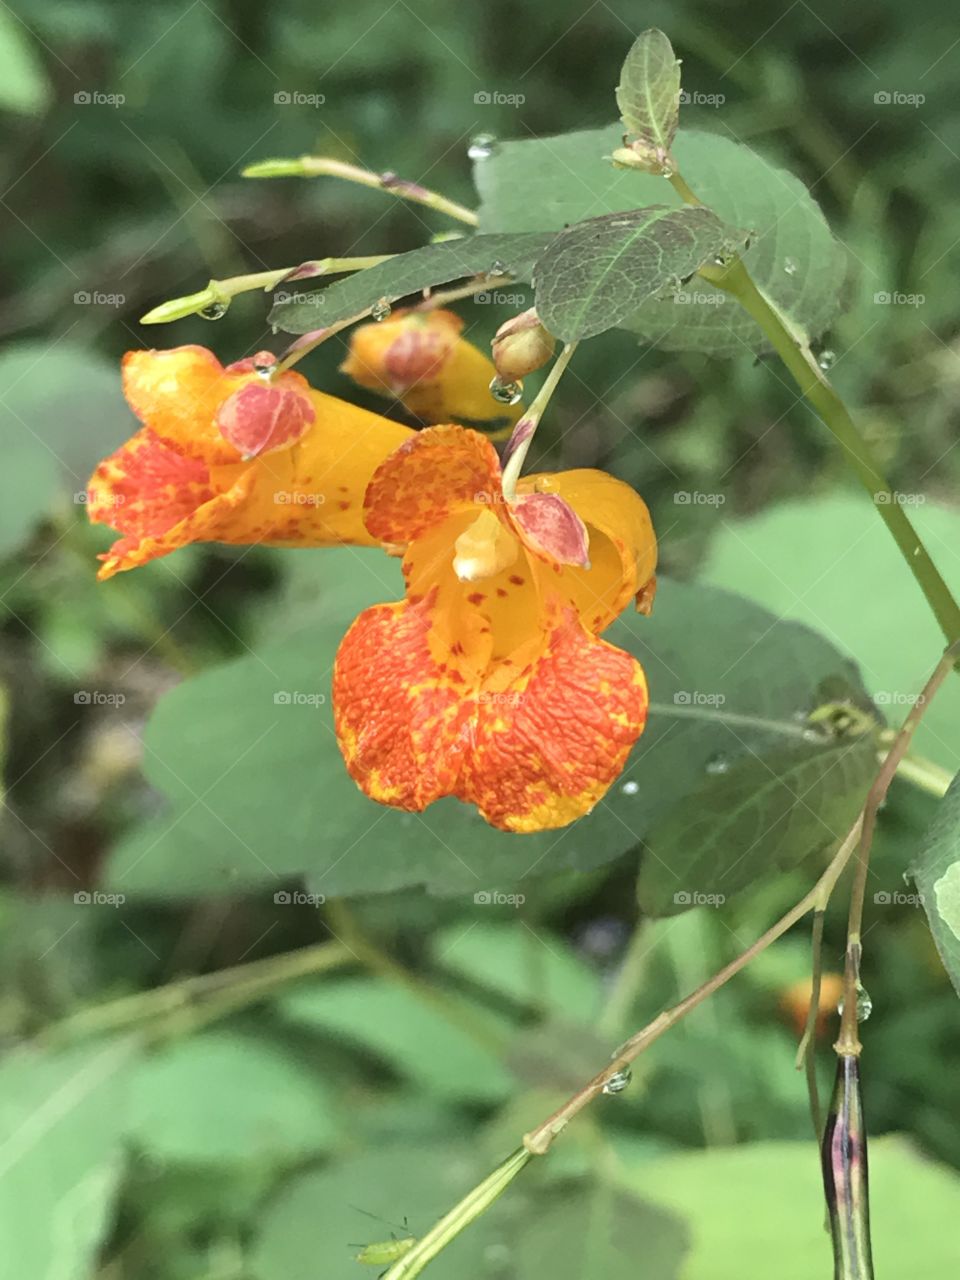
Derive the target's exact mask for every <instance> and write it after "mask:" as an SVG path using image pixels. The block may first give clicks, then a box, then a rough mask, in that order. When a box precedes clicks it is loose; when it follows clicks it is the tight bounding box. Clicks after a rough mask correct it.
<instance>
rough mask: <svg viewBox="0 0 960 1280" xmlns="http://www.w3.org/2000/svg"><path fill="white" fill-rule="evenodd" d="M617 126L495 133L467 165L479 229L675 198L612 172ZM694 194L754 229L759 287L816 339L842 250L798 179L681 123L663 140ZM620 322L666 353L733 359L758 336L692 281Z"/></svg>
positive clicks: (647, 179) (740, 315)
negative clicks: (523, 135)
mask: <svg viewBox="0 0 960 1280" xmlns="http://www.w3.org/2000/svg"><path fill="white" fill-rule="evenodd" d="M620 141H621V139H620V129H619V128H618V127H617V126H612V127H610V128H606V129H591V130H587V131H585V132H578V133H566V134H560V135H558V136H557V137H552V138H536V139H524V140H522V141H504V142H500V143H498V144H497V148H496V150H495V151H494V153H493V154H492V155H491V156H490V158H489V159H487V160H479V161H477V163H476V164H475V166H474V181H475V182H476V185H477V190H478V191H479V193H480V197H481V204H480V211H479V212H480V228H481V230H482V231H484V232H504V233H505V232H520V231H550V230H554V231H560V230H561V229H562V228H564V227H566V226H569V225H570V224H572V223H576V222H580V221H582V220H583V219H584V218H593V217H599V216H601V215H603V214H607V213H622V212H625V211H627V210H631V209H637V208H640V207H642V206H644V205H651V204H669V205H680V204H681V200H680V197H679V196H678V195H677V194H676V192H674V190H673V188H672V187H671V186H670V185H669V183H668V182H667V181H666V179H665V178H662V177H658V176H656V175H653V174H646V173H638V172H636V171H634V170H620V171H618V170H614V169H613V168H612V166H611V164H610V161H609V158H608V157H609V156H610V155H611V154H612V152H613V151H615V150H616V148H617V147H618V146H619V145H620ZM672 151H673V155H674V157H675V159H676V162H677V166H678V168H679V169H680V172H681V173H682V174H683V176H684V178H685V179H686V180H687V182H688V183H689V184H690V185H691V186H692V187H693V189H694V191H695V192H696V194H697V195H698V196H699V198H700V199H701V200H702V201H703V202H704V204H705V205H707V206H708V207H709V208H711V209H712V210H713V211H714V212H715V213H716V214H717V215H718V216H719V217H720V218H721V219H723V221H724V222H725V223H727V225H729V226H732V227H738V228H742V229H743V230H745V231H748V232H752V233H753V235H752V238H751V244H750V248H749V249H748V250H747V251H746V253H745V254H744V255H743V260H744V262H745V263H746V265H747V267H748V268H749V270H750V272H751V274H752V275H753V278H754V279H755V280H756V282H757V284H758V286H759V287H760V288H761V289H762V290H763V292H764V293H765V294H766V295H767V296H768V297H769V298H770V299H771V300H772V301H773V302H775V303H776V305H777V306H778V307H779V308H780V309H781V310H782V311H783V312H784V313H785V314H786V315H787V316H788V317H789V318H790V320H791V321H792V322H793V323H794V324H795V325H798V326H799V327H800V328H802V329H804V330H806V331H807V332H808V333H809V334H810V335H811V336H817V335H818V334H820V333H822V332H823V330H824V329H826V328H827V326H828V325H829V324H830V322H831V321H832V320H833V318H834V316H835V315H836V313H837V310H838V307H839V297H840V290H841V285H842V283H843V280H844V277H845V275H846V270H847V262H846V254H845V252H844V250H843V249H842V247H841V246H840V245H839V244H838V243H837V242H836V241H835V240H834V238H833V236H832V235H831V233H830V228H829V227H828V226H827V223H826V221H825V220H824V217H823V214H822V213H821V212H820V210H819V208H818V207H817V204H816V202H815V201H814V200H813V198H812V197H811V195H810V193H809V192H808V191H807V189H806V188H805V187H804V185H803V183H802V182H800V181H799V179H797V178H795V177H794V176H793V175H792V174H790V173H786V172H784V171H782V170H780V169H777V168H776V167H774V166H773V165H772V164H771V163H770V162H769V161H767V160H766V159H764V158H763V157H762V156H760V155H758V154H757V153H756V152H754V151H751V150H750V149H749V148H748V147H745V146H742V145H741V144H739V143H736V142H733V141H731V140H730V139H729V138H726V137H722V136H719V135H717V134H711V133H703V132H701V131H698V130H692V129H681V130H680V131H679V133H678V134H677V136H676V139H675V141H674V145H673V148H672ZM622 327H624V328H629V329H632V330H634V331H635V332H637V333H639V334H640V335H641V336H642V337H643V339H644V340H645V341H650V342H656V343H657V344H658V345H660V346H661V347H665V348H668V349H671V350H693V351H705V352H710V353H713V354H718V355H735V354H738V353H741V352H743V351H744V350H750V351H763V350H766V349H767V347H766V340H765V338H764V337H763V335H762V333H761V332H760V330H759V329H758V328H757V326H756V324H755V323H754V321H753V320H751V319H750V318H749V317H748V316H747V315H746V314H745V313H744V312H743V311H742V310H741V309H740V308H739V307H738V306H737V304H736V303H735V302H733V301H732V300H731V299H730V298H728V297H727V295H726V294H723V293H720V292H719V291H717V290H715V289H711V288H710V287H708V286H706V285H705V284H699V285H697V284H696V282H693V283H692V284H691V286H690V287H689V288H688V289H686V290H684V291H683V293H681V294H678V295H674V296H673V297H670V298H666V299H664V300H653V301H650V302H647V303H645V304H644V305H643V306H642V307H640V308H639V309H638V311H637V313H636V315H635V316H634V317H633V318H632V319H629V320H626V321H624V323H623V325H622Z"/></svg>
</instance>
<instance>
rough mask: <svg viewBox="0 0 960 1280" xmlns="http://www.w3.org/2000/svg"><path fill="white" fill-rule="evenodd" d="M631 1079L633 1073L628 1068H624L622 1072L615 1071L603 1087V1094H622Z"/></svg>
mask: <svg viewBox="0 0 960 1280" xmlns="http://www.w3.org/2000/svg"><path fill="white" fill-rule="evenodd" d="M632 1078H633V1072H632V1071H631V1070H630V1068H629V1067H624V1069H623V1070H622V1071H615V1072H614V1073H613V1075H612V1076H611V1077H610V1079H609V1080H608V1081H607V1083H606V1084H605V1085H604V1086H603V1092H604V1093H606V1094H614V1093H623V1091H624V1089H625V1088H626V1087H627V1085H628V1084H629V1083H630V1081H631V1079H632Z"/></svg>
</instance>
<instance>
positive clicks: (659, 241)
mask: <svg viewBox="0 0 960 1280" xmlns="http://www.w3.org/2000/svg"><path fill="white" fill-rule="evenodd" d="M745 240H746V237H745V236H743V235H741V236H739V237H738V236H737V235H736V233H735V232H733V231H732V230H731V229H730V228H727V227H725V226H724V225H723V223H722V222H721V221H720V219H719V218H718V217H717V216H716V214H714V213H711V212H710V210H709V209H695V208H687V207H685V208H682V209H671V208H669V207H668V206H667V205H651V206H650V207H649V208H647V209H634V210H633V211H632V212H630V213H623V214H607V215H605V216H604V217H601V218H589V219H588V220H587V221H586V222H579V223H577V224H576V226H573V227H570V228H569V229H568V230H566V231H562V232H561V233H560V235H558V236H557V238H556V239H555V240H554V241H553V243H552V244H551V245H550V247H549V248H548V249H547V250H546V252H545V253H544V255H543V257H542V258H541V259H540V260H539V261H538V263H537V266H536V273H535V284H536V297H537V312H538V314H539V316H540V319H541V320H542V322H543V323H544V325H545V326H546V327H547V328H548V329H549V330H550V332H551V333H553V334H555V335H556V336H557V337H558V338H562V339H563V341H564V342H575V341H577V340H578V339H580V338H592V337H594V336H595V335H596V334H598V333H603V332H604V331H605V330H606V329H613V328H615V327H616V326H617V325H620V324H622V323H623V321H624V320H626V319H627V317H628V316H630V315H632V314H633V313H634V312H635V311H636V310H637V308H638V307H640V306H641V305H642V304H643V303H644V302H646V301H647V299H648V298H652V297H653V296H654V295H655V294H657V293H659V292H661V290H664V289H666V288H668V287H669V286H671V285H672V286H673V292H674V293H676V292H677V291H678V290H679V289H680V287H681V282H682V281H683V280H684V279H686V278H687V277H688V276H692V275H693V273H694V272H695V271H696V270H697V268H698V267H701V266H703V264H704V263H705V262H709V261H710V260H711V259H713V258H715V257H717V256H718V255H722V254H725V253H727V252H729V251H731V250H733V249H734V248H740V247H742V245H743V244H744V242H745Z"/></svg>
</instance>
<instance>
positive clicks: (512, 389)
mask: <svg viewBox="0 0 960 1280" xmlns="http://www.w3.org/2000/svg"><path fill="white" fill-rule="evenodd" d="M490 394H491V395H492V396H493V398H494V400H496V402H497V404H517V403H518V402H519V400H520V397H521V396H522V395H523V383H522V382H507V381H505V380H504V379H503V378H501V377H500V376H499V375H498V376H497V377H496V378H494V379H493V380H492V381H491V383H490Z"/></svg>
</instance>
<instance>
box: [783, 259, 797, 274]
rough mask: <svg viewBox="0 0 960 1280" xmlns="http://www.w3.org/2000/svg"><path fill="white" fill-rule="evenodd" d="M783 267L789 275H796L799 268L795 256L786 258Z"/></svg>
mask: <svg viewBox="0 0 960 1280" xmlns="http://www.w3.org/2000/svg"><path fill="white" fill-rule="evenodd" d="M783 269H784V271H785V272H786V273H787V275H788V276H795V275H796V274H797V271H798V270H799V268H798V267H797V264H796V263H795V262H794V260H793V258H784V260H783Z"/></svg>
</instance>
